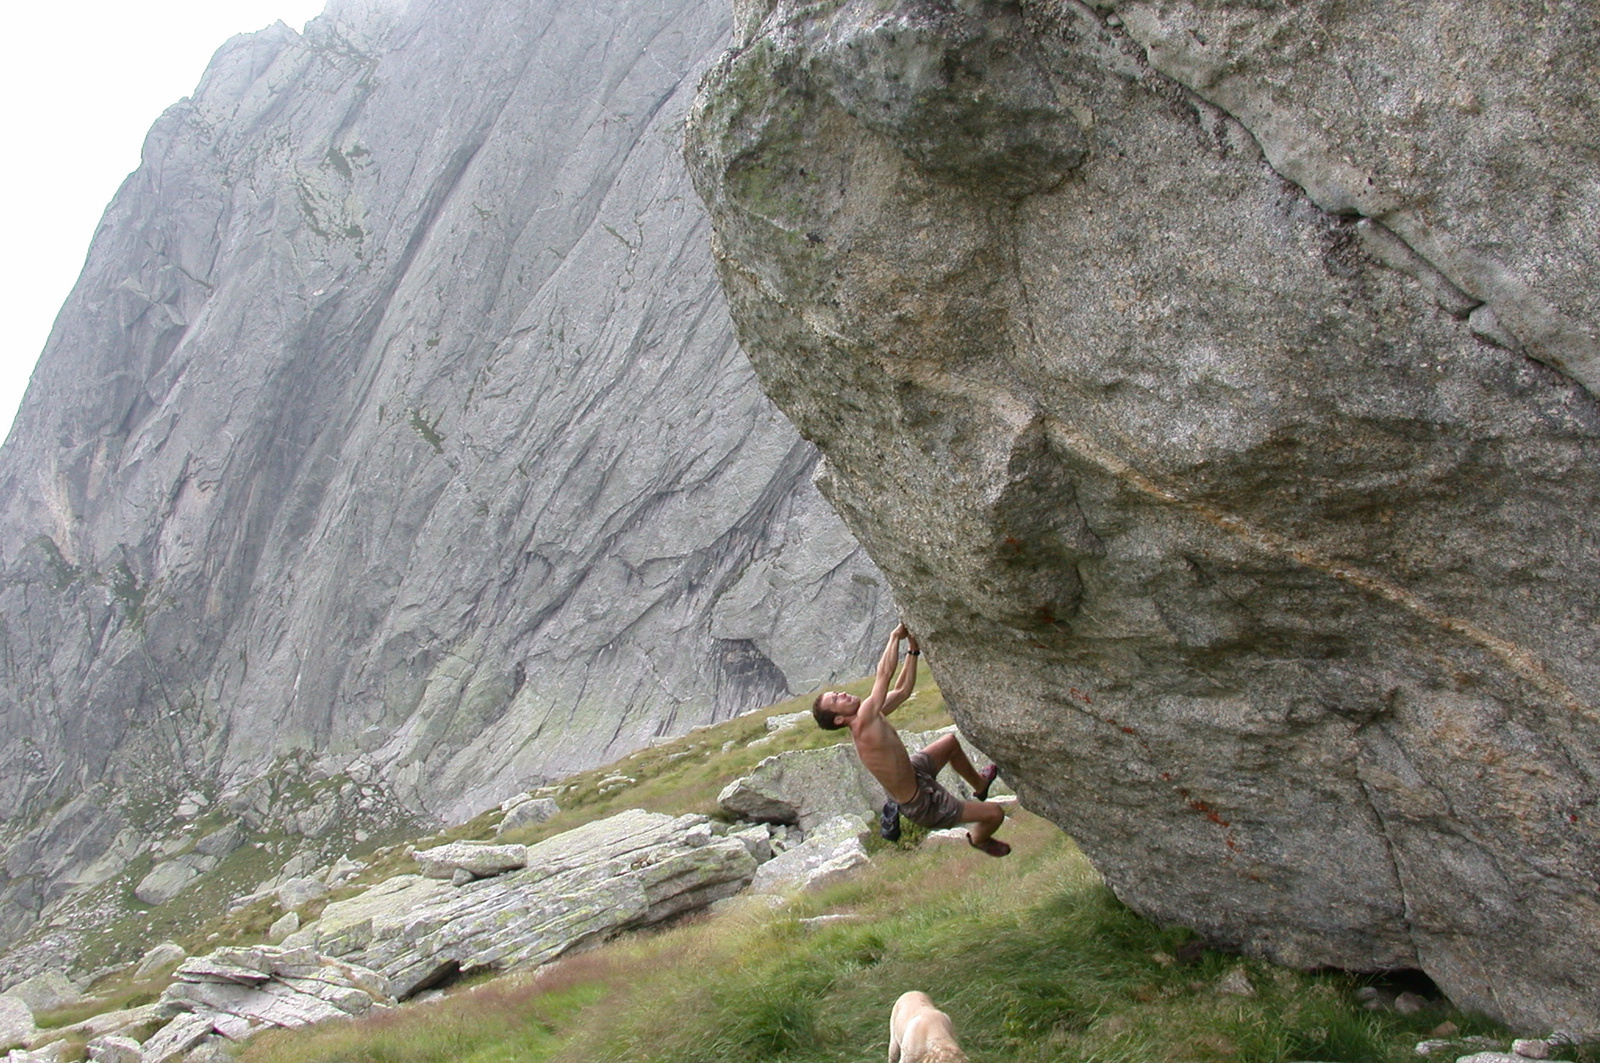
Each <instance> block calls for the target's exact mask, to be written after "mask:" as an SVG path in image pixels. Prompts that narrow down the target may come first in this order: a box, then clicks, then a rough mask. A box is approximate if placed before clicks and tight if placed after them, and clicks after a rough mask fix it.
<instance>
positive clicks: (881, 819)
mask: <svg viewBox="0 0 1600 1063" xmlns="http://www.w3.org/2000/svg"><path fill="white" fill-rule="evenodd" d="M878 834H879V835H881V836H882V837H883V840H884V841H886V842H897V841H899V840H900V806H899V805H898V804H896V803H895V802H893V801H885V802H884V803H883V811H882V812H879V813H878Z"/></svg>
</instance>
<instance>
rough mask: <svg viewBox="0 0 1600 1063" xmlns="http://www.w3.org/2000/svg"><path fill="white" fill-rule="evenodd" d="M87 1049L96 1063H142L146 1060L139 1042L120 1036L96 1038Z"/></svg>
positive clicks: (110, 1035)
mask: <svg viewBox="0 0 1600 1063" xmlns="http://www.w3.org/2000/svg"><path fill="white" fill-rule="evenodd" d="M87 1047H88V1049H89V1058H90V1059H91V1060H93V1061H94V1063H140V1061H141V1060H142V1059H143V1058H144V1050H143V1049H141V1048H140V1047H139V1042H138V1041H135V1040H134V1039H133V1038H131V1037H122V1036H120V1035H118V1034H109V1035H107V1036H105V1037H96V1038H95V1039H94V1040H92V1041H90V1042H89V1044H88V1045H87Z"/></svg>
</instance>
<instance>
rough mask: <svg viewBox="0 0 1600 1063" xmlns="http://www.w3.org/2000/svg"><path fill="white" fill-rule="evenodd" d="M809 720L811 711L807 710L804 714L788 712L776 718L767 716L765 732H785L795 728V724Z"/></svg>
mask: <svg viewBox="0 0 1600 1063" xmlns="http://www.w3.org/2000/svg"><path fill="white" fill-rule="evenodd" d="M809 719H811V711H810V710H809V709H807V710H806V711H804V712H789V713H783V714H780V715H778V716H768V717H767V730H768V731H787V730H789V729H790V728H792V727H794V726H796V725H797V724H799V723H800V722H802V721H804V720H809Z"/></svg>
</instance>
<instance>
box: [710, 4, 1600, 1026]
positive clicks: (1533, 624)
mask: <svg viewBox="0 0 1600 1063" xmlns="http://www.w3.org/2000/svg"><path fill="white" fill-rule="evenodd" d="M736 10H737V33H738V40H737V43H736V46H735V48H734V49H733V50H732V51H731V52H730V53H729V54H728V55H727V56H726V57H725V58H724V60H723V61H722V62H721V63H720V64H719V65H718V67H716V68H715V69H714V70H713V71H712V72H711V74H710V75H708V77H707V80H706V81H705V83H704V86H703V89H702V95H701V97H700V99H699V101H698V103H697V105H696V110H695V112H694V114H693V116H692V117H691V122H690V135H689V140H688V145H687V156H688V160H689V163H690V166H691V168H692V170H693V171H694V174H695V178H696V186H697V189H698V191H699V192H700V194H701V196H702V197H703V198H704V199H705V200H706V202H707V203H708V204H709V205H710V207H711V210H712V216H713V222H714V226H715V233H714V237H713V246H714V250H715V254H716V255H717V258H718V265H719V269H720V273H721V277H722V281H723V284H724V287H725V288H726V290H727V291H728V294H729V296H730V300H731V303H732V306H733V311H734V318H735V321H736V324H737V326H738V329H739V333H740V338H741V341H742V342H743V344H744V345H745V347H746V349H747V351H748V352H749V354H750V356H751V358H752V360H753V362H754V363H755V365H756V368H757V372H758V374H759V375H760V377H761V381H762V384H763V386H764V387H765V388H766V390H767V392H768V393H769V394H770V395H771V396H772V397H773V398H774V399H775V400H776V401H777V402H778V404H779V405H780V406H781V407H782V408H783V409H784V411H785V412H786V413H787V414H788V415H789V416H790V418H791V419H793V420H794V422H795V423H796V424H797V425H798V426H799V427H800V429H801V432H802V434H803V435H805V436H806V437H807V438H808V439H811V440H812V441H814V442H816V443H817V444H818V446H819V447H820V448H821V450H822V451H823V453H824V455H825V459H826V465H825V469H824V474H825V475H824V477H823V478H822V479H821V480H819V482H820V483H821V484H822V485H823V488H824V493H825V494H826V495H827V496H828V497H829V499H830V501H831V502H832V503H833V504H834V506H835V507H836V508H837V509H838V510H839V512H840V513H841V514H842V515H843V516H844V517H845V519H846V522H847V523H848V524H849V525H850V527H851V529H852V530H853V531H854V532H855V533H856V535H857V537H858V539H859V540H860V541H861V542H862V543H863V544H864V545H865V546H866V548H867V550H868V552H869V553H870V554H871V555H872V557H873V559H874V560H875V561H876V562H877V563H878V564H879V565H880V566H881V568H882V569H883V571H884V572H885V573H886V574H887V576H888V577H889V581H890V583H891V585H892V586H893V588H894V592H895V595H896V599H897V601H899V602H900V603H901V605H902V607H903V608H904V611H905V614H906V616H907V618H908V620H909V621H910V622H911V624H912V625H913V626H914V628H915V629H916V630H917V631H918V634H919V635H920V636H921V638H922V641H923V644H924V646H925V647H926V648H927V652H928V660H929V662H930V664H931V665H932V666H933V667H934V668H935V669H936V672H937V675H938V677H939V679H940V682H941V685H942V687H943V689H944V691H945V692H946V694H947V696H948V697H949V699H950V702H951V705H952V708H953V711H954V712H955V715H956V717H957V720H958V721H959V723H960V725H961V727H962V728H963V730H965V731H966V732H967V733H969V734H971V735H972V736H973V738H974V739H975V740H976V741H977V742H978V743H979V744H980V745H981V746H982V747H983V748H984V749H985V750H986V751H987V752H988V753H990V754H991V755H992V756H993V757H994V758H995V760H996V761H997V762H999V763H1000V765H1001V766H1002V768H1003V770H1004V772H1005V776H1006V778H1007V779H1008V780H1010V781H1011V782H1012V783H1013V784H1014V785H1015V786H1016V788H1017V791H1018V793H1019V795H1020V796H1021V797H1022V799H1023V801H1024V802H1025V803H1026V804H1027V806H1028V807H1030V808H1033V809H1036V810H1039V811H1041V812H1044V813H1046V814H1048V815H1049V816H1051V817H1052V818H1053V819H1054V820H1055V821H1056V822H1058V823H1060V824H1061V825H1062V826H1063V827H1064V828H1065V829H1067V830H1068V831H1069V832H1070V833H1071V834H1072V835H1073V836H1074V837H1076V838H1077V839H1078V840H1079V841H1080V842H1081V843H1082V845H1083V846H1084V848H1085V850H1086V851H1087V852H1088V853H1089V854H1090V855H1091V857H1092V858H1093V859H1094V861H1095V862H1096V864H1097V866H1098V867H1099V868H1100V869H1101V870H1102V871H1103V872H1104V874H1105V876H1106V878H1107V880H1108V881H1109V882H1110V883H1111V885H1112V887H1113V888H1114V889H1115V890H1116V892H1117V893H1118V895H1119V896H1121V897H1122V898H1123V899H1125V900H1126V901H1127V902H1129V903H1130V904H1132V905H1133V906H1134V907H1136V908H1138V909H1139V910H1141V911H1143V912H1145V913H1148V914H1149V915H1152V916H1154V917H1156V918H1158V919H1163V920H1173V921H1179V922H1182V923H1186V924H1188V925H1191V926H1194V927H1196V928H1197V929H1199V930H1200V931H1201V932H1202V933H1204V934H1206V935H1208V936H1210V937H1212V938H1214V939H1217V940H1220V941H1223V942H1228V943H1231V944H1233V945H1236V946H1238V947H1241V948H1243V949H1246V950H1249V951H1252V952H1256V953H1260V954H1265V955H1268V956H1272V957H1275V958H1277V959H1280V960H1282V961H1284V962H1288V963H1292V964H1297V965H1302V966H1316V965H1323V964H1332V965H1338V966H1342V967H1347V968H1355V969H1365V970H1372V969H1382V968H1397V967H1420V968H1422V969H1423V970H1425V971H1427V972H1428V973H1429V974H1430V975H1432V976H1433V977H1434V978H1435V979H1436V980H1437V982H1438V983H1439V984H1440V985H1441V986H1442V987H1443V988H1444V989H1445V990H1446V991H1447V992H1448V993H1449V994H1450V995H1451V996H1452V997H1453V998H1454V999H1455V1000H1456V1001H1457V1002H1459V1003H1461V1004H1462V1005H1464V1006H1467V1007H1472V1008H1479V1009H1483V1010H1485V1011H1487V1012H1489V1013H1491V1014H1494V1015H1497V1016H1500V1017H1502V1018H1505V1019H1508V1020H1510V1021H1512V1022H1514V1023H1517V1024H1519V1025H1521V1026H1524V1027H1528V1028H1544V1029H1550V1028H1565V1029H1568V1030H1571V1031H1582V1032H1588V1033H1596V1032H1600V1009H1597V1005H1596V997H1595V995H1594V993H1593V988H1592V987H1593V986H1594V985H1596V984H1600V959H1597V957H1600V900H1597V898H1600V891H1597V871H1596V869H1597V868H1600V815H1597V811H1596V799H1597V795H1600V789H1597V777H1600V714H1597V711H1596V706H1597V704H1600V670H1597V667H1596V661H1597V660H1600V657H1597V651H1600V613H1597V607H1596V603H1597V602H1600V586H1597V582H1600V578H1597V576H1596V572H1595V566H1594V558H1595V556H1596V547H1597V545H1600V544H1597V543H1596V540H1595V527H1596V519H1595V518H1596V516H1597V514H1600V474H1597V468H1600V466H1597V464H1596V460H1597V458H1600V408H1597V405H1596V397H1595V394H1594V392H1593V391H1592V390H1591V389H1593V388H1595V387H1596V386H1597V385H1600V380H1597V378H1596V377H1595V374H1594V353H1595V351H1596V349H1597V346H1596V336H1597V331H1596V311H1597V309H1600V286H1597V284H1596V282H1595V279H1594V278H1595V277H1596V276H1600V272H1597V269H1596V267H1597V266H1600V261H1597V250H1596V242H1595V240H1594V233H1595V232H1596V229H1597V225H1600V180H1597V175H1600V159H1597V157H1596V155H1595V152H1594V149H1593V145H1594V144H1595V143H1597V142H1600V124H1597V118H1596V114H1597V112H1596V110H1595V108H1594V106H1593V101H1594V100H1596V99H1597V98H1600V72H1597V68H1596V66H1595V64H1594V63H1593V60H1592V57H1593V55H1595V54H1596V50H1597V48H1600V27H1597V24H1596V19H1595V15H1594V13H1593V12H1592V11H1590V10H1588V9H1587V8H1582V7H1581V6H1578V5H1566V6H1552V5H1543V4H1537V3H1510V4H1493V5H1478V4H1466V3H1457V2H1451V0H1426V2H1416V3H1403V4H1376V3H1370V2H1356V0H1317V2H1313V3H1307V4H1298V5H1293V6H1287V5H1272V4H1249V5H1245V4H1233V3H1224V2H1220V0H1217V2H1209V0H1193V2H1176V0H1174V2H1117V0H1109V2H1100V3H1096V4H1093V5H1087V4H1081V3H1076V2H1072V0H1059V2H1046V0H1034V2H1024V3H1020V4H1019V3H1001V2H989V0H973V2H958V3H951V4H945V3H933V2H931V0H930V2H923V0H898V2H870V0H843V2H839V3H830V4H825V5H815V4H802V3H798V2H791V0H783V2H780V3H776V4H773V3H770V2H757V0H747V2H743V3H740V4H736Z"/></svg>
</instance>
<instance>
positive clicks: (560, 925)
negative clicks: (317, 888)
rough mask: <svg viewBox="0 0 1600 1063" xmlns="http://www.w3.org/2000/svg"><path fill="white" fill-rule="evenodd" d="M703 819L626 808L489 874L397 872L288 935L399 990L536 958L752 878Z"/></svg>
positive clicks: (686, 907)
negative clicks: (449, 878)
mask: <svg viewBox="0 0 1600 1063" xmlns="http://www.w3.org/2000/svg"><path fill="white" fill-rule="evenodd" d="M708 824H709V821H708V820H707V818H706V817H704V816H681V817H676V818H675V817H672V816H667V815H662V814H659V813H653V812H643V811H639V810H633V811H629V812H623V813H620V814H618V815H615V816H611V817H609V818H607V819H602V820H597V821H595V822H593V823H589V824H587V825H585V826H582V827H578V828H576V829H574V830H571V831H567V832H565V833H563V834H559V835H557V836H555V837H553V838H550V839H547V840H545V841H543V842H540V843H539V844H537V845H531V846H528V847H527V866H526V867H525V868H522V869H520V870H516V871H508V872H506V873H504V874H500V875H496V876H495V877H493V878H486V879H478V880H476V881H473V882H470V883H467V884H466V885H464V886H460V887H455V886H452V885H450V884H449V883H448V882H443V881H440V880H438V879H430V878H424V877H423V876H421V875H399V876H396V877H394V878H391V879H389V880H388V881H386V882H383V883H381V884H379V885H377V886H374V887H373V888H372V889H370V890H368V891H366V892H365V893H363V894H361V895H360V896H357V897H352V898H350V899H348V900H344V901H336V902H334V903H332V904H330V905H328V907H327V908H326V909H325V910H324V911H323V913H322V917H321V918H320V919H319V920H318V921H317V922H315V923H312V924H311V925H310V926H308V927H306V928H305V929H303V930H301V931H300V932H299V933H297V934H295V935H293V936H292V937H291V938H289V942H288V943H291V944H297V945H306V946H314V947H315V948H316V949H317V950H318V951H320V952H324V953H327V954H329V955H333V956H339V957H343V958H347V959H349V960H351V961H352V962H355V963H359V964H361V965H363V966H366V967H370V968H372V969H373V970H376V971H379V972H380V973H382V974H383V975H384V976H385V977H387V978H388V979H389V981H390V983H391V985H392V986H393V989H394V992H395V994H396V995H397V996H399V997H402V998H403V997H406V996H409V995H411V994H412V993H415V992H417V991H418V990H420V989H425V988H427V987H428V986H429V985H430V984H432V983H433V982H435V981H437V980H438V979H440V978H443V977H446V976H447V975H449V974H450V973H452V972H456V971H463V972H465V971H473V970H478V969H482V968H496V969H504V968H510V967H515V966H524V965H534V964H539V963H544V962H547V961H549V960H552V959H554V958H556V957H557V956H560V955H561V954H562V953H564V952H567V951H568V950H570V949H572V948H575V947H578V946H581V945H584V944H587V943H591V942H596V941H601V940H604V939H606V938H608V937H611V936H613V935H615V934H618V933H620V932H622V931H623V930H630V929H634V928H637V927H641V926H647V925H649V924H652V923H657V922H660V921H661V920H663V919H668V918H671V917H672V916H675V915H680V914H682V913H685V912H690V911H696V910H698V909H700V908H704V907H706V906H708V905H710V904H711V903H713V902H714V901H717V900H720V899H722V898H724V897H728V896H731V895H733V894H734V893H737V892H739V891H740V890H742V889H744V888H745V887H746V886H747V885H749V883H750V880H751V878H752V877H753V876H754V874H755V872H756V860H755V857H753V856H752V855H751V853H750V849H749V848H748V847H747V846H746V845H745V843H744V842H743V841H741V840H740V839H738V838H728V837H718V836H716V835H715V834H713V833H712V832H710V831H708V830H704V828H706V827H707V826H708Z"/></svg>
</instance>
